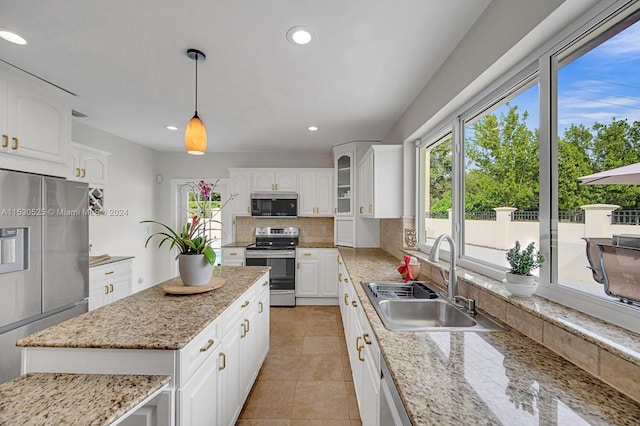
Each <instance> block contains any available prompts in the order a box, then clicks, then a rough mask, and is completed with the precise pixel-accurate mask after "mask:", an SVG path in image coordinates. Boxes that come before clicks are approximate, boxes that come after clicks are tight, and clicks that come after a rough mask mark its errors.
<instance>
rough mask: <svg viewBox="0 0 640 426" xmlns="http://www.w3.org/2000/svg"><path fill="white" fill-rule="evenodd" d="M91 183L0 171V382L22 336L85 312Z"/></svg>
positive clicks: (11, 371) (9, 372)
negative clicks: (89, 185) (89, 189)
mask: <svg viewBox="0 0 640 426" xmlns="http://www.w3.org/2000/svg"><path fill="white" fill-rule="evenodd" d="M88 294H89V217H88V187H87V184H85V183H79V182H71V181H67V180H65V179H60V178H53V177H46V176H40V175H34V174H29V173H22V172H16V171H8V170H1V169H0V383H4V382H6V381H8V380H11V379H13V378H15V377H17V376H18V375H19V374H20V349H19V348H17V347H16V346H15V344H16V341H18V340H20V339H21V338H22V337H25V336H28V335H30V334H33V333H35V332H37V331H40V330H43V329H45V328H48V327H50V326H52V325H55V324H57V323H60V322H62V321H65V320H67V319H69V318H72V317H74V316H77V315H80V314H82V313H84V312H86V311H87V298H88Z"/></svg>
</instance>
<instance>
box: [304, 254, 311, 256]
mask: <svg viewBox="0 0 640 426" xmlns="http://www.w3.org/2000/svg"><path fill="white" fill-rule="evenodd" d="M303 256H311V253H303Z"/></svg>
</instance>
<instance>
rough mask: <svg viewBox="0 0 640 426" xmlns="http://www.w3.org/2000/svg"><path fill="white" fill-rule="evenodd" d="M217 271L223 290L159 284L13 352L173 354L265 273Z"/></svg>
mask: <svg viewBox="0 0 640 426" xmlns="http://www.w3.org/2000/svg"><path fill="white" fill-rule="evenodd" d="M269 269H270V268H269V267H265V266H243V267H234V266H223V267H222V268H221V276H222V277H224V278H225V279H226V284H225V285H224V286H223V287H221V288H219V289H216V290H213V291H210V292H208V293H202V294H197V295H189V296H173V295H169V294H166V293H165V292H164V291H163V290H162V288H161V285H162V284H159V285H157V286H155V287H151V288H148V289H146V290H143V291H141V292H138V293H135V294H133V295H131V296H129V297H126V298H124V299H121V300H118V301H117V302H114V303H111V304H109V305H106V306H103V307H101V308H99V309H96V310H94V311H90V312H87V313H86V314H83V315H80V316H78V317H75V318H72V319H70V320H68V321H65V322H63V323H61V324H58V325H56V326H53V327H51V328H48V329H46V330H44V331H41V332H39V333H36V334H32V335H31V336H28V337H25V338H24V339H21V340H19V341H18V343H17V345H18V346H30V347H31V346H36V347H38V346H41V347H62V348H109V349H169V350H177V349H181V348H182V347H184V346H185V345H186V344H187V343H189V342H190V341H191V340H192V339H193V338H194V337H195V336H196V335H197V334H198V333H199V332H201V331H202V330H203V329H204V328H205V327H206V326H207V325H209V324H210V323H211V322H213V321H214V320H215V319H216V317H218V316H219V315H220V314H221V313H222V312H223V311H224V310H225V309H226V308H227V307H228V306H229V305H230V304H231V303H232V302H233V301H234V300H236V299H237V298H238V297H239V296H240V295H241V294H242V293H244V292H245V291H246V290H247V289H248V288H249V287H251V285H253V284H254V283H255V282H256V280H258V279H259V278H260V277H261V276H262V275H263V274H265V273H266V272H268V271H269Z"/></svg>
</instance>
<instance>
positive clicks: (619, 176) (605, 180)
mask: <svg viewBox="0 0 640 426" xmlns="http://www.w3.org/2000/svg"><path fill="white" fill-rule="evenodd" d="M578 179H579V180H581V181H582V183H584V184H587V185H620V184H622V185H640V163H635V164H629V165H628V166H623V167H618V168H616V169H611V170H605V171H604V172H598V173H594V174H592V175H588V176H582V177H579V178H578Z"/></svg>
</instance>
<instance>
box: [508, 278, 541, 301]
mask: <svg viewBox="0 0 640 426" xmlns="http://www.w3.org/2000/svg"><path fill="white" fill-rule="evenodd" d="M506 274H507V281H506V283H505V287H507V290H509V293H511V294H512V295H514V296H517V297H531V295H532V294H533V293H535V292H536V289H537V288H538V283H537V282H536V280H535V277H534V276H533V275H518V274H512V273H511V272H507V273H506Z"/></svg>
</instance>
